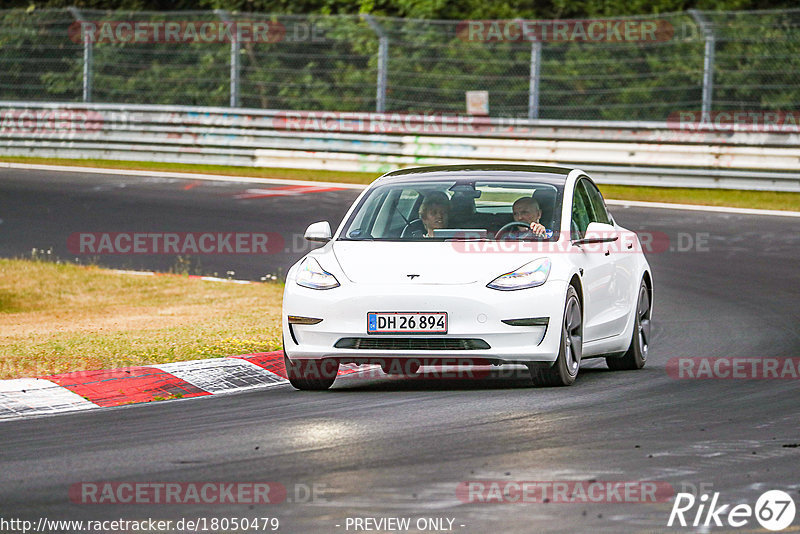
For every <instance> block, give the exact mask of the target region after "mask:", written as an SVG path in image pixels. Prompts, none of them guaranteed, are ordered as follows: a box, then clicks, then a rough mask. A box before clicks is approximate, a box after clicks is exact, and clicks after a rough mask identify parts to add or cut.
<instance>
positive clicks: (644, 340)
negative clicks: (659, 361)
mask: <svg viewBox="0 0 800 534" xmlns="http://www.w3.org/2000/svg"><path fill="white" fill-rule="evenodd" d="M635 312H636V318H635V320H634V323H633V335H632V336H631V345H630V347H628V351H627V352H626V353H625V354H624V355H623V356H619V357H616V358H606V365H608V368H609V369H612V370H614V371H635V370H636V369H641V368H642V367H644V364H645V363H647V355H648V353H649V352H650V292H649V291H647V285H646V284H645V283H644V280H642V284H641V285H640V286H639V296H638V298H637V299H636V310H635Z"/></svg>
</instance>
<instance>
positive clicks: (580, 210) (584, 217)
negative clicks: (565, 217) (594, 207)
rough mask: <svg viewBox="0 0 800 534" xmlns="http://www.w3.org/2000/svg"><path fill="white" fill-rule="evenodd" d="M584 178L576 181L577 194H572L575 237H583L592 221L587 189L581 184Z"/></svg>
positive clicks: (571, 228)
mask: <svg viewBox="0 0 800 534" xmlns="http://www.w3.org/2000/svg"><path fill="white" fill-rule="evenodd" d="M582 182H583V180H579V181H578V182H576V183H575V194H574V195H573V196H572V221H571V224H570V231H571V232H572V233H573V234H576V235H575V236H574V237H573V239H581V238H583V236H584V234H585V233H586V228H587V227H588V226H589V223H590V222H591V221H592V213H591V211H590V210H591V205H590V203H589V199H588V198H587V196H586V191H585V189H584V188H583V186H582V185H581V184H582Z"/></svg>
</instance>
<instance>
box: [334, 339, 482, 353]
mask: <svg viewBox="0 0 800 534" xmlns="http://www.w3.org/2000/svg"><path fill="white" fill-rule="evenodd" d="M334 347H335V348H337V349H355V350H485V349H490V348H491V347H490V346H489V344H488V343H486V342H485V341H484V340H482V339H475V338H452V337H448V338H425V337H343V338H342V339H340V340H339V341H337V342H336V344H335V345H334Z"/></svg>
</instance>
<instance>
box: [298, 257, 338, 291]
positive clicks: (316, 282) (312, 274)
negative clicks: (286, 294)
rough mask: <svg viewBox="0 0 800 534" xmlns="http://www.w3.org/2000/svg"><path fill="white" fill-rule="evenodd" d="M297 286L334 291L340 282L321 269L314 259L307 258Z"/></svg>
mask: <svg viewBox="0 0 800 534" xmlns="http://www.w3.org/2000/svg"><path fill="white" fill-rule="evenodd" d="M295 281H296V282H297V285H299V286H303V287H307V288H310V289H333V288H334V287H339V281H338V280H337V279H336V277H335V276H333V275H332V274H331V273H329V272H328V271H326V270H325V269H323V268H322V267H320V265H319V262H318V261H317V260H315V259H314V258H306V259H305V260H303V263H302V264H301V265H300V268H299V269H298V271H297V277H296V278H295Z"/></svg>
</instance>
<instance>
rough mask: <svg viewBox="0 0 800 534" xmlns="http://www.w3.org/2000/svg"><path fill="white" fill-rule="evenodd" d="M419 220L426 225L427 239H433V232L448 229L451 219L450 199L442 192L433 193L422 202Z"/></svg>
mask: <svg viewBox="0 0 800 534" xmlns="http://www.w3.org/2000/svg"><path fill="white" fill-rule="evenodd" d="M419 218H420V219H421V220H422V224H423V225H425V237H433V231H434V230H438V229H441V228H447V223H448V221H449V219H450V199H449V198H448V196H447V194H446V193H444V192H442V191H433V192H431V193H429V194H427V195H425V198H424V199H423V200H422V205H421V206H420V207H419Z"/></svg>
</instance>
